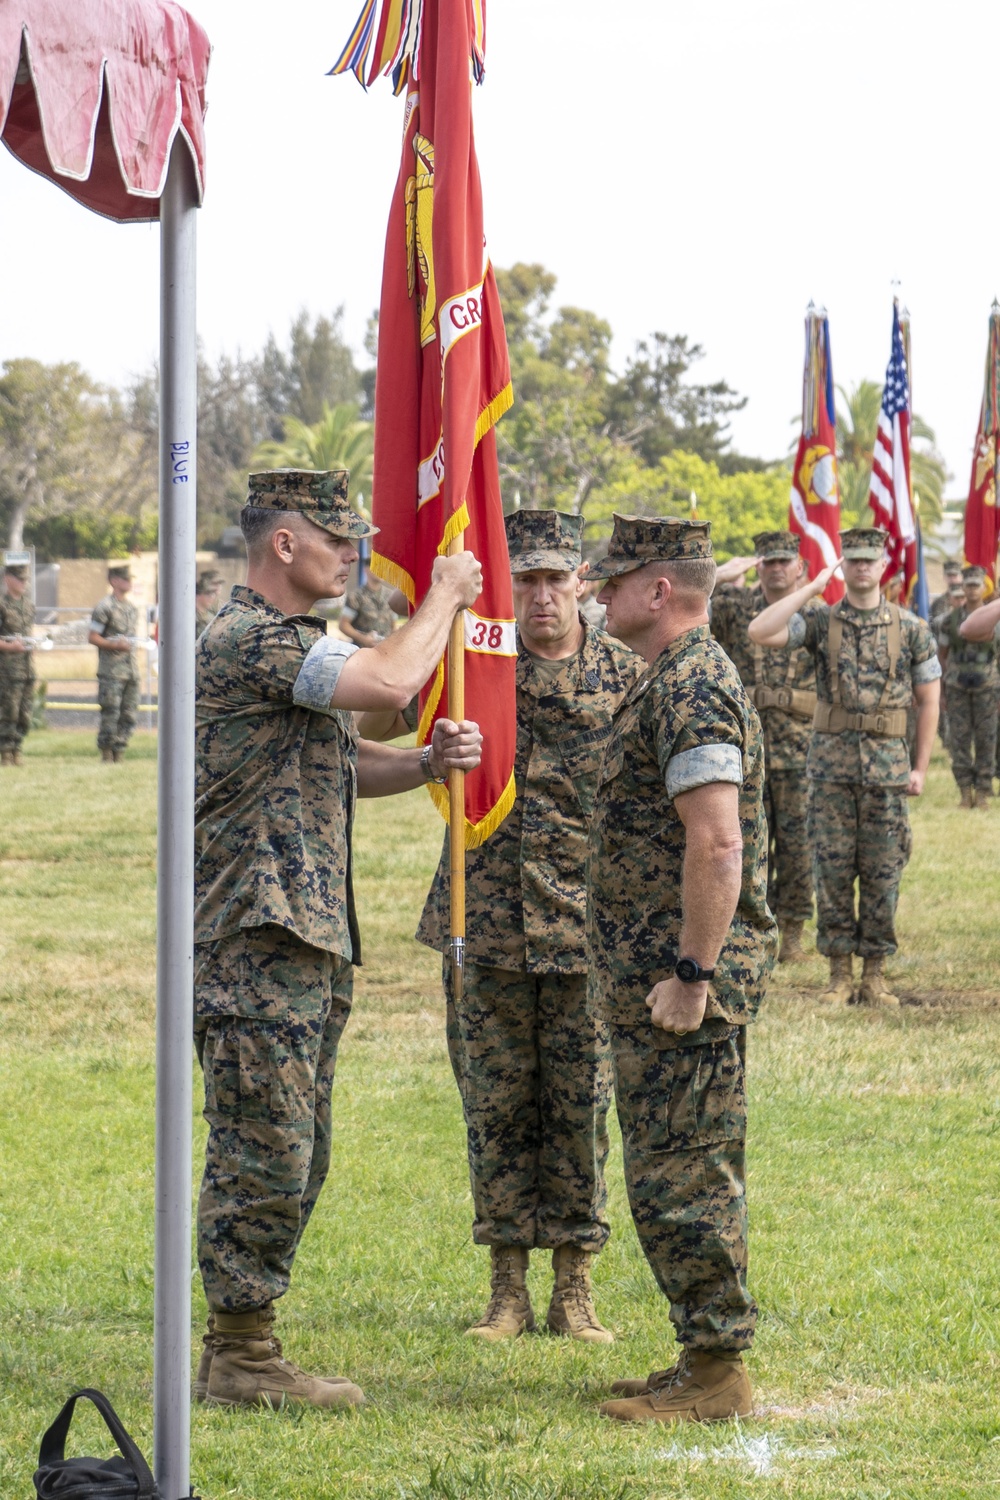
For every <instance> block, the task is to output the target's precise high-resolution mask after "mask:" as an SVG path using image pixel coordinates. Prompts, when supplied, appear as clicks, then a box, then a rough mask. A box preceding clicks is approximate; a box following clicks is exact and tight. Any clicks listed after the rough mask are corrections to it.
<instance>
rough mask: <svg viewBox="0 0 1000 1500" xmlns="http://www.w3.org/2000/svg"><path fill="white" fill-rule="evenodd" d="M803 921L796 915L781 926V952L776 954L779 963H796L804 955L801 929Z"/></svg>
mask: <svg viewBox="0 0 1000 1500" xmlns="http://www.w3.org/2000/svg"><path fill="white" fill-rule="evenodd" d="M804 926H805V923H804V922H802V921H800V920H799V918H798V917H791V918H789V920H788V921H787V922H784V923H783V924H782V927H781V952H780V953H779V954H778V962H779V964H798V963H801V962H802V960H803V959H804V958H805V957H806V950H805V949H804V948H803V946H802V929H803V927H804Z"/></svg>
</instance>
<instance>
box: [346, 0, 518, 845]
mask: <svg viewBox="0 0 1000 1500" xmlns="http://www.w3.org/2000/svg"><path fill="white" fill-rule="evenodd" d="M376 21H377V23H378V24H377V25H376ZM483 26H484V18H483V0H381V7H380V6H379V4H378V0H369V3H368V4H366V6H365V9H364V10H363V11H362V13H361V16H360V17H359V19H358V23H357V25H356V26H355V28H354V32H353V33H352V36H351V39H350V40H349V42H348V44H347V47H345V49H344V53H343V54H342V56H341V58H340V59H339V60H338V62H337V64H336V65H335V67H334V69H333V71H334V72H347V71H352V72H354V73H355V74H356V76H358V77H359V78H361V77H362V73H363V71H364V67H365V62H366V59H367V57H368V53H369V51H370V50H371V47H372V44H373V42H374V46H375V52H374V58H373V62H372V71H370V72H369V82H370V81H371V77H372V75H373V71H374V70H378V71H383V70H384V71H386V72H388V71H390V70H392V71H393V72H394V77H395V82H396V88H397V92H403V91H404V90H405V94H406V105H405V110H404V115H403V153H402V162H401V165H400V169H399V178H398V180H397V182H396V190H395V193H394V195H393V200H392V207H391V209H390V212H389V228H388V234H387V237H386V246H385V262H384V266H383V272H382V299H381V303H380V307H379V334H378V368H377V373H376V380H375V468H374V476H373V482H372V516H373V520H374V521H375V524H376V525H377V526H379V527H380V528H381V531H380V534H379V536H378V538H377V542H376V546H377V548H378V550H377V552H375V553H374V554H373V556H372V571H373V572H374V573H376V574H377V575H378V577H380V578H382V579H384V580H385V582H387V583H389V584H392V585H394V586H395V587H397V588H399V589H402V591H403V593H405V594H406V596H407V598H408V599H409V601H410V604H411V606H414V607H415V606H417V605H418V604H419V603H420V601H421V600H422V599H423V597H424V595H425V594H426V592H427V589H428V587H429V584H430V579H431V569H432V567H433V565H434V559H435V558H436V557H437V556H438V555H439V554H443V553H445V552H447V550H448V546H449V543H450V542H451V541H452V539H453V538H454V537H456V536H458V535H459V534H462V535H463V537H464V544H465V547H466V548H467V549H468V550H470V551H472V552H474V553H475V554H476V556H477V557H478V558H479V560H480V562H481V563H482V565H483V579H484V582H483V592H482V593H481V594H480V596H479V598H478V599H477V600H476V603H475V605H474V607H473V608H472V609H469V610H466V612H465V713H466V717H467V718H469V719H475V720H478V722H479V723H481V724H482V725H483V740H484V744H483V759H482V763H481V765H480V766H479V768H478V770H476V771H471V772H469V773H468V774H467V775H466V778H465V845H466V847H467V848H473V847H474V846H475V845H477V844H480V843H482V842H483V840H484V839H486V838H488V837H489V835H490V834H491V833H492V832H493V830H494V829H495V828H496V827H497V825H498V824H499V823H500V822H501V821H502V820H503V818H504V817H506V815H507V813H508V812H509V811H510V808H511V806H512V804H513V801H514V746H515V706H514V666H515V659H516V652H517V646H516V641H515V634H514V609H513V603H512V597H511V584H510V563H509V559H508V555H507V538H506V534H505V532H504V524H503V509H502V505H501V500H500V478H499V473H498V469H497V456H496V437H495V434H494V432H493V428H494V425H495V424H496V422H497V421H498V420H499V418H500V417H501V416H502V415H503V413H504V412H505V411H507V410H508V408H509V407H510V405H511V403H512V401H513V393H512V389H511V383H510V365H509V362H508V357H507V338H506V334H505V332H504V326H503V314H502V313H501V311H500V299H499V296H498V293H497V287H496V279H495V277H494V274H493V268H492V266H491V265H490V261H489V256H488V254H487V251H486V240H485V237H484V234H483V199H482V189H481V186H480V181H479V167H478V164H477V162H476V150H475V143H474V140H473V132H472V79H473V75H475V77H476V78H477V80H478V79H481V77H482V61H483ZM420 706H421V715H420V724H419V728H418V731H417V741H418V743H419V744H424V743H425V742H426V741H427V740H428V739H429V738H430V734H431V730H432V727H433V724H434V721H435V719H437V718H447V717H450V715H449V712H448V693H447V679H446V675H445V671H444V664H443V663H442V664H441V665H440V666H439V667H438V670H437V673H436V674H435V676H434V677H433V678H432V679H431V680H430V682H428V683H427V685H426V686H425V687H424V689H423V691H422V692H421V695H420ZM430 792H431V796H432V797H433V798H434V800H435V802H436V804H437V807H438V809H439V811H440V812H441V813H442V815H443V816H444V817H446V818H447V817H448V793H447V789H446V788H445V787H440V786H431V788H430Z"/></svg>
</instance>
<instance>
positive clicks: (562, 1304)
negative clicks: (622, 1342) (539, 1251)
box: [545, 1245, 615, 1344]
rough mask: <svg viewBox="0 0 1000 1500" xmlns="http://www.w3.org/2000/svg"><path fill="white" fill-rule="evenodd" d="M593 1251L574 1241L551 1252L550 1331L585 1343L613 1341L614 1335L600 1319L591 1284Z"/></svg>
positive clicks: (548, 1318) (547, 1317)
mask: <svg viewBox="0 0 1000 1500" xmlns="http://www.w3.org/2000/svg"><path fill="white" fill-rule="evenodd" d="M591 1258H592V1257H591V1255H590V1253H589V1252H588V1251H587V1250H578V1249H577V1248H576V1246H575V1245H559V1246H558V1247H557V1248H556V1249H555V1250H553V1252H552V1269H553V1271H554V1272H555V1278H556V1279H555V1285H554V1286H553V1288H552V1301H551V1302H550V1303H549V1310H548V1313H547V1314H546V1318H545V1323H546V1326H547V1327H548V1329H549V1330H550V1332H552V1333H564V1334H568V1335H569V1337H570V1338H571V1339H579V1340H580V1341H581V1343H584V1344H613V1343H614V1341H615V1336H614V1334H613V1333H612V1332H611V1330H610V1329H609V1328H604V1327H602V1326H601V1324H600V1323H599V1322H598V1321H597V1313H596V1312H595V1311H594V1298H593V1293H592V1291H591V1287H590V1262H591Z"/></svg>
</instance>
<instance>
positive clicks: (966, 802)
mask: <svg viewBox="0 0 1000 1500" xmlns="http://www.w3.org/2000/svg"><path fill="white" fill-rule="evenodd" d="M958 805H959V807H975V805H976V794H975V792H974V791H973V790H972V788H971V786H963V787H962V798H961V801H960V802H959V804H958Z"/></svg>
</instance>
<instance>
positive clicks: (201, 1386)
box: [191, 1313, 215, 1403]
mask: <svg viewBox="0 0 1000 1500" xmlns="http://www.w3.org/2000/svg"><path fill="white" fill-rule="evenodd" d="M214 1353H215V1313H209V1315H208V1332H207V1333H204V1334H202V1338H201V1358H200V1359H199V1361H198V1369H197V1371H196V1372H195V1377H194V1381H193V1382H192V1385H191V1395H192V1398H193V1399H194V1400H195V1401H197V1402H199V1403H200V1402H202V1401H204V1399H205V1397H206V1396H207V1394H208V1377H209V1374H210V1373H211V1369H212V1356H213V1354H214Z"/></svg>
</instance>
